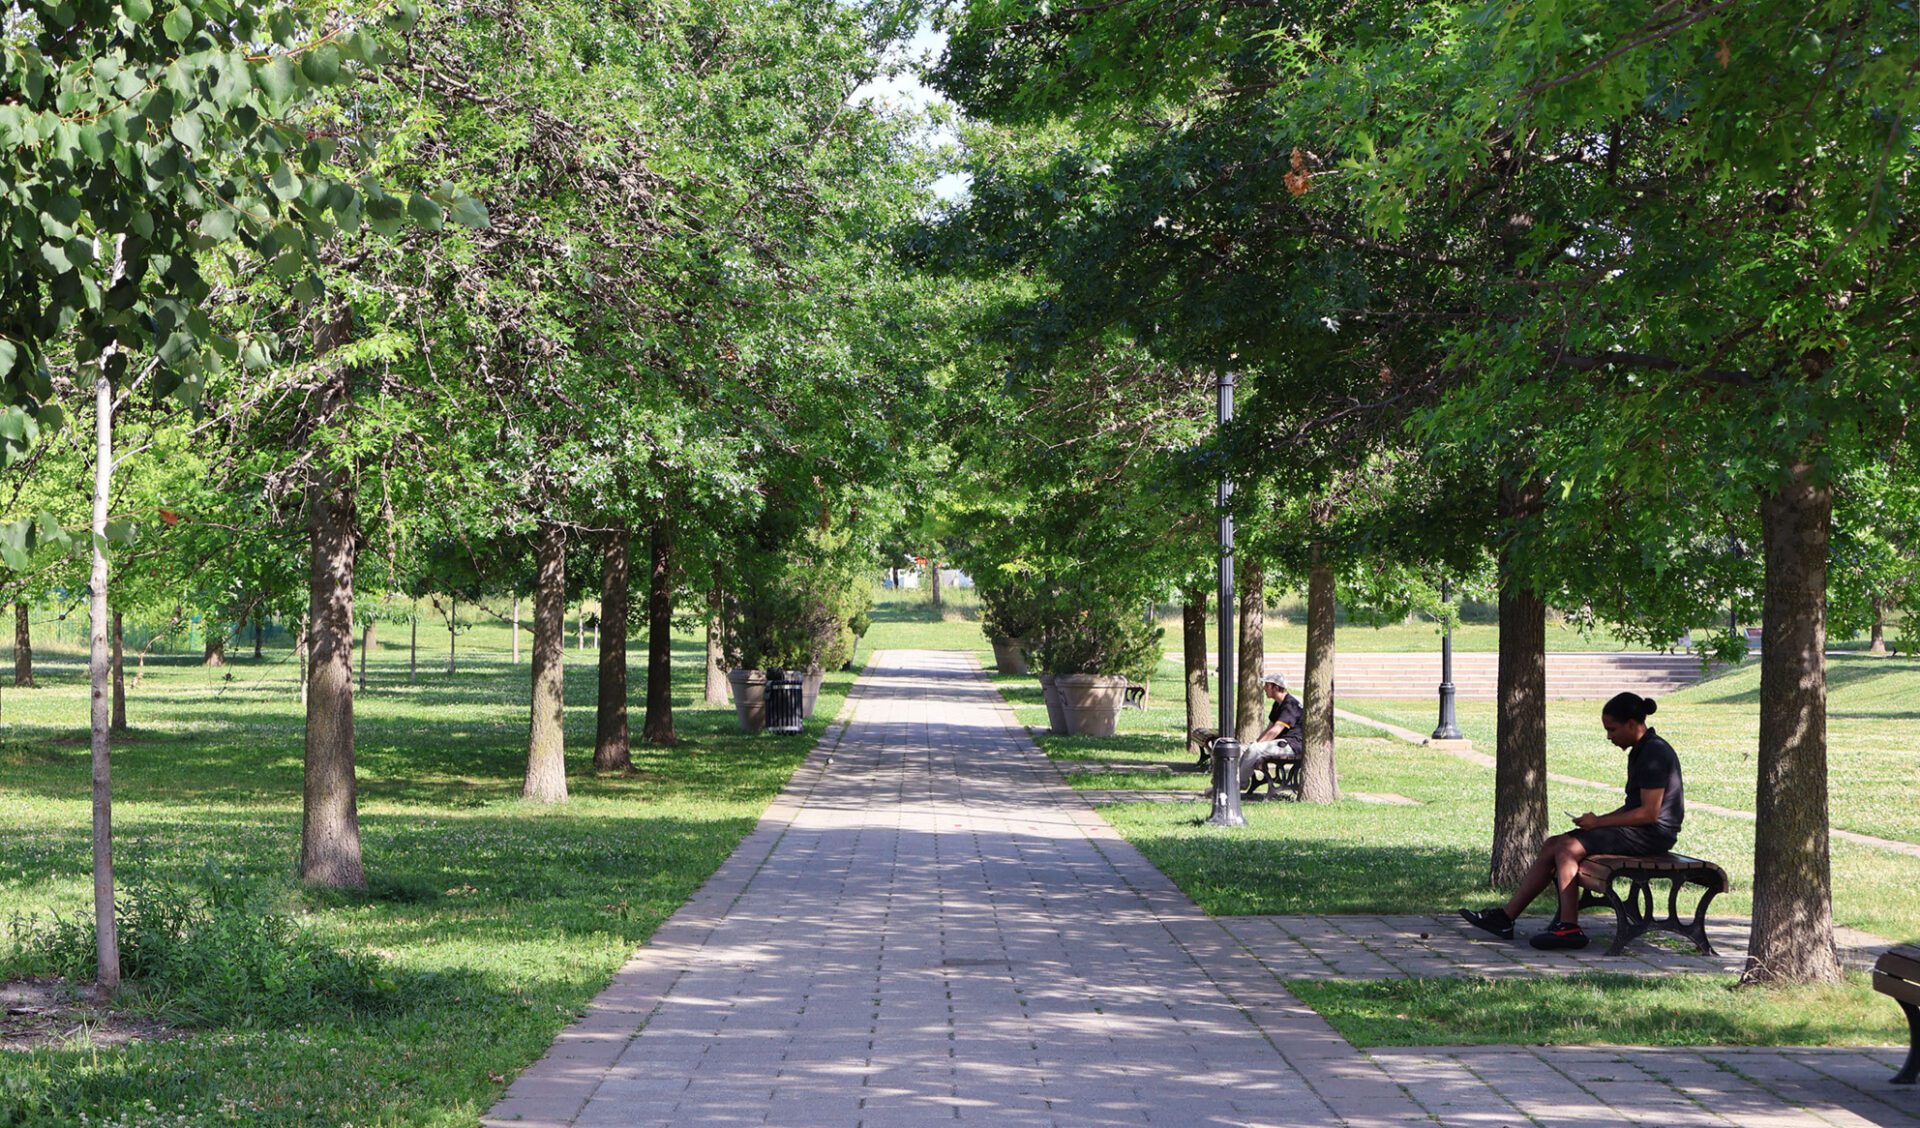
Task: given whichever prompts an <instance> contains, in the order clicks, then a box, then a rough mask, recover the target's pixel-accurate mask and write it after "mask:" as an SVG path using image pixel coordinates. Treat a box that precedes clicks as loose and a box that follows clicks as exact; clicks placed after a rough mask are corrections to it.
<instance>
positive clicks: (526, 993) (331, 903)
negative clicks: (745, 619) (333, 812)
mask: <svg viewBox="0 0 1920 1128" xmlns="http://www.w3.org/2000/svg"><path fill="white" fill-rule="evenodd" d="M283 657H284V655H276V654H273V653H271V652H270V653H269V655H268V658H267V660H266V661H265V662H263V663H259V664H256V663H254V662H253V661H252V660H251V659H245V658H242V659H240V660H239V661H236V662H235V663H234V664H233V665H231V666H229V667H227V668H226V669H224V670H206V669H203V668H201V667H199V666H197V665H187V664H184V663H177V664H160V663H154V664H150V665H149V667H148V671H147V675H146V678H145V681H144V682H143V683H142V684H141V685H139V686H137V687H134V688H133V689H131V691H130V700H129V710H130V712H131V713H132V719H133V721H134V724H135V729H134V732H133V733H132V734H131V735H130V736H129V737H127V738H126V739H124V740H122V741H120V742H119V743H118V744H117V746H116V749H115V764H114V782H115V789H116V795H117V800H118V801H117V805H116V812H115V814H116V820H115V829H116V839H117V846H118V850H119V861H120V876H121V880H122V883H123V884H127V885H131V884H135V883H138V882H142V881H144V882H148V883H175V884H180V883H188V882H190V880H191V878H192V876H193V875H194V874H196V873H198V872H200V870H201V869H202V867H203V865H204V864H205V863H206V861H207V860H208V859H212V860H213V861H214V862H215V863H216V864H217V865H218V866H219V867H220V869H221V870H222V871H223V872H224V873H225V874H227V875H229V877H230V879H231V880H233V881H235V882H238V883H242V884H244V885H245V886H246V887H247V888H248V889H249V890H250V893H249V895H250V896H258V897H260V898H261V899H262V901H263V903H270V904H272V905H274V906H276V907H278V908H279V909H280V910H282V911H284V912H286V913H287V914H289V915H290V917H291V918H292V919H294V920H295V921H297V922H298V924H299V925H300V926H301V927H302V928H303V929H307V930H310V932H311V934H312V936H313V937H314V938H315V941H316V943H324V944H326V945H330V946H332V947H334V948H337V949H339V950H341V951H346V952H355V953H367V954H370V955H371V956H373V957H376V958H377V959H378V960H379V962H380V967H381V969H382V976H383V978H382V985H383V995H387V996H389V997H385V998H383V999H382V1000H381V1005H380V1006H378V1007H359V1008H355V1009H350V1010H349V1011H347V1012H346V1013H344V1014H343V1013H341V1011H340V1008H339V1006H338V1005H337V1004H335V1005H330V1006H328V1007H325V1008H321V1007H315V1008H313V1009H311V1010H310V1011H307V1012H305V1017H300V1013H301V1012H298V1011H296V1012H295V1014H294V1015H291V1016H288V1015H268V1014H256V1015H250V1016H249V1015H242V1016H238V1017H236V1018H230V1019H228V1020H226V1021H220V1022H214V1023H202V1024H200V1025H198V1026H196V1027H194V1028H192V1029H189V1030H187V1031H186V1032H185V1033H184V1036H182V1037H180V1038H178V1039H176V1040H170V1041H164V1042H152V1043H142V1044H134V1045H129V1046H124V1047H112V1048H105V1047H101V1048H96V1047H94V1046H91V1045H89V1044H88V1043H87V1041H86V1039H85V1037H84V1033H83V1034H82V1036H81V1037H80V1038H78V1039H77V1040H74V1041H71V1042H69V1043H67V1044H65V1045H62V1046H60V1047H57V1048H48V1049H41V1050H37V1051H34V1052H31V1053H8V1054H5V1055H0V1125H9V1126H10V1125H13V1124H42V1123H45V1124H55V1123H58V1124H79V1123H89V1124H92V1125H95V1126H101V1125H119V1126H131V1125H140V1126H141V1128H185V1126H187V1125H194V1126H200V1125H249V1126H253V1125H259V1126H273V1128H283V1126H288V1128H290V1126H302V1128H307V1126H311V1128H321V1126H327V1128H337V1126H342V1125H354V1126H356V1128H369V1126H374V1128H388V1126H398V1125H409V1126H416V1125H426V1126H435V1128H456V1126H457V1128H471V1126H472V1125H473V1124H474V1123H475V1121H476V1120H477V1119H478V1118H479V1116H480V1115H481V1114H482V1113H483V1112H484V1111H485V1110H486V1109H487V1107H488V1106H489V1105H491V1104H492V1103H493V1101H494V1100H495V1099H496V1098H497V1097H498V1095H499V1094H500V1092H501V1091H502V1090H503V1089H504V1087H505V1085H506V1083H507V1082H508V1081H509V1080H510V1079H511V1077H512V1076H513V1075H514V1074H515V1073H517V1072H518V1071H519V1070H520V1069H522V1068H524V1067H525V1066H527V1065H528V1064H529V1063H531V1062H532V1061H534V1060H535V1059H536V1058H538V1057H539V1056H540V1055H541V1054H542V1053H543V1052H545V1050H546V1048H547V1046H548V1044H549V1043H550V1042H551V1041H552V1039H553V1037H554V1036H555V1035H556V1034H557V1033H558V1032H559V1031H560V1030H561V1029H562V1028H563V1027H564V1026H565V1025H566V1024H567V1023H568V1022H569V1021H571V1020H572V1019H573V1018H574V1017H575V1016H576V1015H578V1014H579V1013H580V1012H581V1010H582V1009H583V1008H584V1006H585V1005H586V1003H587V1002H588V1001H589V1000H590V999H591V998H592V997H593V995H594V994H595V993H596V992H597V991H598V990H599V989H600V988H601V987H602V986H604V985H605V984H606V982H607V981H608V979H609V978H610V977H611V975H612V973H613V972H614V970H615V969H617V968H618V967H619V966H620V964H621V963H622V962H623V961H624V960H625V959H626V958H627V956H628V955H629V953H631V952H632V950H633V949H634V948H635V947H636V946H637V945H638V944H639V943H641V942H642V941H643V940H645V939H646V937H647V936H648V935H649V934H651V933H652V931H653V930H654V928H655V927H656V926H657V925H658V924H659V923H660V922H661V921H662V920H664V919H665V918H666V917H667V916H668V915H670V914H671V913H672V912H673V911H674V910H675V909H676V908H678V907H679V906H680V904H681V903H683V902H684V901H685V900H686V898H687V897H688V896H689V895H690V894H691V893H692V892H693V891H694V890H695V889H696V888H698V887H699V885H700V883H701V882H702V881H704V880H705V879H706V878H707V876H708V875H709V874H711V873H712V872H713V870H714V869H715V868H717V867H718V866H719V864H720V863H721V862H722V861H723V860H724V859H725V858H726V856H727V855H728V854H729V853H730V852H731V851H732V849H733V848H734V846H735V845H736V844H737V843H738V842H739V840H740V838H741V837H742V836H743V835H745V834H746V833H747V832H748V831H749V830H750V829H751V828H752V826H753V825H754V823H755V821H756V820H757V819H758V817H759V815H760V812H761V811H762V810H763V809H764V808H765V806H766V804H767V803H768V802H769V801H770V800H771V799H772V798H773V797H774V795H776V794H777V793H778V791H779V789H780V788H781V786H783V785H784V783H785V782H786V780H787V779H788V777H789V776H790V775H791V774H792V772H793V769H794V768H795V767H796V766H797V765H798V763H799V762H800V760H801V758H802V756H803V755H804V753H805V750H806V749H807V748H808V747H809V746H810V745H811V742H812V739H813V738H815V737H817V736H818V735H819V733H820V732H821V731H822V730H823V729H824V728H825V726H826V724H827V722H828V721H829V719H830V718H831V717H832V716H833V715H834V714H835V713H837V712H838V710H839V708H840V706H841V703H842V701H843V699H844V695H845V692H846V690H847V687H848V686H849V684H850V682H851V675H846V674H833V675H829V678H828V682H827V685H826V687H825V689H824V690H823V692H822V695H821V700H820V704H819V709H818V713H817V715H816V718H815V719H814V721H812V722H811V724H810V726H809V729H808V736H806V737H803V738H792V739H781V738H773V737H764V736H763V737H746V736H742V735H740V734H738V733H735V732H733V731H731V730H732V728H733V714H732V711H731V710H730V709H707V708H702V707H699V706H697V705H695V703H694V700H693V698H691V697H689V695H688V694H687V693H685V692H683V693H682V694H680V695H679V696H678V697H677V698H676V702H675V704H676V724H677V727H678V729H679V735H680V738H681V739H680V743H679V744H677V745H675V746H673V747H649V746H645V745H636V747H635V748H634V770H633V771H632V772H631V773H629V774H622V775H598V774H595V773H593V772H592V771H590V770H589V768H588V766H587V761H588V758H589V757H588V754H589V751H590V749H591V743H592V730H593V712H592V708H591V706H592V702H593V697H594V685H593V677H592V674H591V672H590V670H589V669H583V668H581V667H579V666H576V668H575V670H574V671H572V675H573V676H571V677H570V678H569V679H568V690H569V692H568V699H569V701H568V704H569V711H568V715H567V737H568V749H569V760H570V761H571V764H572V769H573V770H572V771H571V772H570V774H569V779H568V784H569V788H570V789H571V792H572V796H573V798H572V801H571V802H569V803H567V804H566V805H564V806H562V807H558V808H541V807H534V806H529V805H527V804H524V803H522V802H520V801H519V800H518V799H517V798H516V796H517V793H518V790H519V783H520V777H521V774H522V772H523V770H524V765H525V756H526V751H525V742H526V710H527V705H528V693H527V669H526V667H525V666H519V667H513V666H510V665H508V664H506V663H504V662H501V661H497V660H496V661H487V660H483V659H475V660H474V661H472V662H470V663H464V664H463V665H462V668H461V672H460V673H459V674H457V675H447V674H445V673H444V672H443V670H442V669H439V668H436V669H433V670H431V671H430V670H429V669H428V668H426V667H425V664H424V663H423V668H422V670H421V672H420V677H419V682H418V684H409V682H408V677H407V668H406V656H405V653H404V651H397V650H396V651H387V652H382V653H379V654H377V655H376V656H375V659H374V663H373V665H372V666H371V667H370V668H369V673H370V676H371V682H372V685H371V691H370V692H368V693H366V694H364V695H362V696H361V697H360V699H359V700H358V701H357V702H356V723H357V728H358V735H359V776H360V782H361V791H360V811H361V825H362V833H363V841H364V845H365V851H366V857H367V866H368V870H369V876H370V880H371V882H372V886H373V888H372V890H371V891H370V892H369V893H367V894H365V895H351V896H342V895H334V894H316V893H311V892H307V891H303V890H301V889H299V888H298V887H297V886H296V885H295V884H294V882H293V881H292V877H291V870H292V865H293V861H294V859H295V858H296V857H297V852H298V846H299V835H300V775H301V739H302V737H301V733H302V728H301V714H300V708H299V700H298V695H297V691H296V687H295V683H294V682H293V680H292V667H291V664H289V663H282V662H280V661H279V659H281V658H283ZM569 658H570V659H572V658H574V656H573V655H572V654H571V653H570V654H569ZM676 659H677V660H678V666H679V669H678V671H677V673H678V679H677V680H678V683H679V685H680V686H681V687H683V689H684V690H692V691H693V692H694V694H695V695H696V696H697V692H698V687H699V663H700V661H701V656H700V651H699V649H698V647H697V645H696V644H693V643H692V642H690V641H689V642H688V643H685V644H683V645H681V646H679V647H678V648H677V653H676ZM576 661H577V659H576ZM635 675H636V677H637V678H639V679H641V680H637V681H635V683H634V684H636V685H637V684H642V682H643V680H644V671H643V670H636V671H635ZM41 683H42V688H39V689H34V690H18V691H16V690H9V691H8V693H7V702H6V721H7V724H6V730H5V740H4V743H0V766H3V767H4V769H5V770H4V772H0V826H3V827H5V828H6V832H5V833H4V834H0V921H5V920H8V919H10V918H13V917H15V916H24V915H29V914H35V915H39V916H40V917H41V918H42V919H45V918H46V916H47V914H50V913H55V912H58V913H63V914H67V915H69V916H72V915H75V914H80V913H84V912H86V911H87V910H88V908H89V906H90V904H91V898H90V886H89V884H88V880H87V874H88V868H87V867H88V847H87V835H88V818H89V810H88V803H87V794H88V767H87V742H86V737H85V730H84V725H85V721H86V714H87V698H86V690H85V686H84V684H83V672H82V671H81V670H80V669H79V667H78V666H77V664H75V663H57V662H49V663H46V664H44V665H43V667H42V670H41ZM635 720H636V728H637V720H638V718H637V717H636V718H635ZM9 947H10V946H9V945H4V944H0V950H5V949H8V948H9ZM31 958H32V953H31V952H29V951H25V950H22V949H20V948H12V950H11V951H10V952H9V953H8V954H6V955H4V956H0V978H8V977H12V976H18V975H23V974H30V973H33V972H34V971H36V970H38V969H36V968H35V967H34V966H33V965H32V963H31ZM387 981H391V983H392V989H391V991H390V992H387V991H385V990H384V984H385V982H387ZM126 1001H127V1002H128V1003H129V1004H130V1005H133V1006H135V1007H138V1006H142V1005H148V1004H152V1005H161V1002H160V1000H159V999H158V997H154V998H150V999H148V1000H145V1001H143V1000H142V998H141V996H140V995H139V994H138V993H137V992H136V993H134V994H132V995H130V996H129V998H128V999H127V1000H126ZM83 1118H84V1119H83Z"/></svg>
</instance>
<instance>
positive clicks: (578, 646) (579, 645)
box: [573, 599, 587, 652]
mask: <svg viewBox="0 0 1920 1128" xmlns="http://www.w3.org/2000/svg"><path fill="white" fill-rule="evenodd" d="M573 648H574V649H575V650H579V651H582V652H584V651H585V650H586V649H587V601H586V600H584V599H583V600H581V601H580V610H579V612H578V613H577V614H575V615H574V617H573Z"/></svg>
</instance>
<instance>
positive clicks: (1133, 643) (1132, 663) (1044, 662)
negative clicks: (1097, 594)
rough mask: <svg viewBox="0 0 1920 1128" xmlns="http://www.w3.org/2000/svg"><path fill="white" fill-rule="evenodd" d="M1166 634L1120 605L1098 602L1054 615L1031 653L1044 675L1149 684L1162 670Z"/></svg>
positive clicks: (1034, 640)
mask: <svg viewBox="0 0 1920 1128" xmlns="http://www.w3.org/2000/svg"><path fill="white" fill-rule="evenodd" d="M1163 633H1164V632H1162V631H1161V629H1160V628H1159V627H1158V626H1155V625H1152V624H1150V623H1147V622H1146V621H1145V620H1144V619H1143V618H1142V617H1141V616H1140V614H1139V613H1137V612H1135V611H1132V610H1128V609H1125V608H1124V607H1123V605H1121V604H1119V603H1118V602H1114V601H1097V602H1094V603H1093V605H1092V606H1085V607H1080V608H1077V609H1075V608H1073V607H1071V605H1069V606H1068V607H1067V608H1066V609H1065V610H1064V611H1063V612H1062V613H1059V614H1056V615H1053V616H1050V617H1049V618H1048V619H1047V620H1046V621H1045V622H1043V624H1042V625H1041V627H1040V629H1039V632H1038V637H1037V638H1035V637H1032V636H1030V637H1029V639H1028V649H1029V651H1030V652H1031V653H1032V654H1033V656H1034V658H1035V660H1036V661H1037V662H1038V663H1039V667H1040V669H1041V671H1042V672H1045V673H1049V674H1053V675H1054V676H1056V677H1061V676H1065V675H1068V674H1107V675H1118V676H1120V677H1124V678H1127V679H1129V680H1131V681H1136V682H1141V683H1145V682H1146V681H1147V680H1148V679H1149V678H1150V677H1152V676H1153V672H1154V670H1156V669H1158V668H1159V665H1160V658H1161V654H1162V650H1163V644H1162V642H1161V635H1162V634H1163Z"/></svg>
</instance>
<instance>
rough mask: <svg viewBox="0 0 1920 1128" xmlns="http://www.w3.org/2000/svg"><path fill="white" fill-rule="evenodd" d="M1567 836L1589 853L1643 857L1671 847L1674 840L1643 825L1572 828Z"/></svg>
mask: <svg viewBox="0 0 1920 1128" xmlns="http://www.w3.org/2000/svg"><path fill="white" fill-rule="evenodd" d="M1567 835H1568V837H1570V838H1572V839H1573V840H1574V841H1575V842H1578V843H1579V844H1580V845H1582V846H1585V847H1586V848H1587V853H1589V854H1628V855H1633V856H1636V857H1645V856H1646V855H1648V854H1664V853H1666V852H1667V851H1669V850H1671V849H1673V843H1674V840H1673V839H1671V838H1669V837H1667V836H1666V835H1664V834H1661V833H1660V832H1659V831H1657V830H1652V829H1649V828H1647V827H1644V826H1603V827H1598V828H1596V829H1593V830H1572V831H1568V832H1567Z"/></svg>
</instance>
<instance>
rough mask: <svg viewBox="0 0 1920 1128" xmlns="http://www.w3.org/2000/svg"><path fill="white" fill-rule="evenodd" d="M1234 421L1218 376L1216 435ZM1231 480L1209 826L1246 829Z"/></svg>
mask: <svg viewBox="0 0 1920 1128" xmlns="http://www.w3.org/2000/svg"><path fill="white" fill-rule="evenodd" d="M1232 419H1233V373H1231V372H1222V373H1221V374H1220V412H1219V422H1220V428H1219V433H1220V434H1222V435H1224V434H1225V433H1226V427H1227V423H1228V422H1230V421H1231V420H1232ZM1232 500H1233V479H1232V478H1231V477H1230V476H1229V475H1228V474H1227V467H1226V462H1225V460H1224V459H1223V460H1222V462H1221V465H1220V737H1219V739H1217V740H1215V741H1214V742H1213V814H1211V815H1209V816H1207V824H1208V825H1209V826H1245V825H1247V817H1246V815H1244V814H1242V813H1241V812H1240V742H1239V740H1237V739H1235V736H1236V734H1235V732H1234V727H1233V721H1234V717H1233V690H1234V685H1235V681H1234V677H1235V674H1236V671H1235V670H1234V662H1235V659H1236V658H1237V657H1238V651H1236V650H1235V649H1234V639H1233V512H1232V510H1230V509H1229V508H1228V504H1229V503H1230V502H1231V501H1232Z"/></svg>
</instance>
